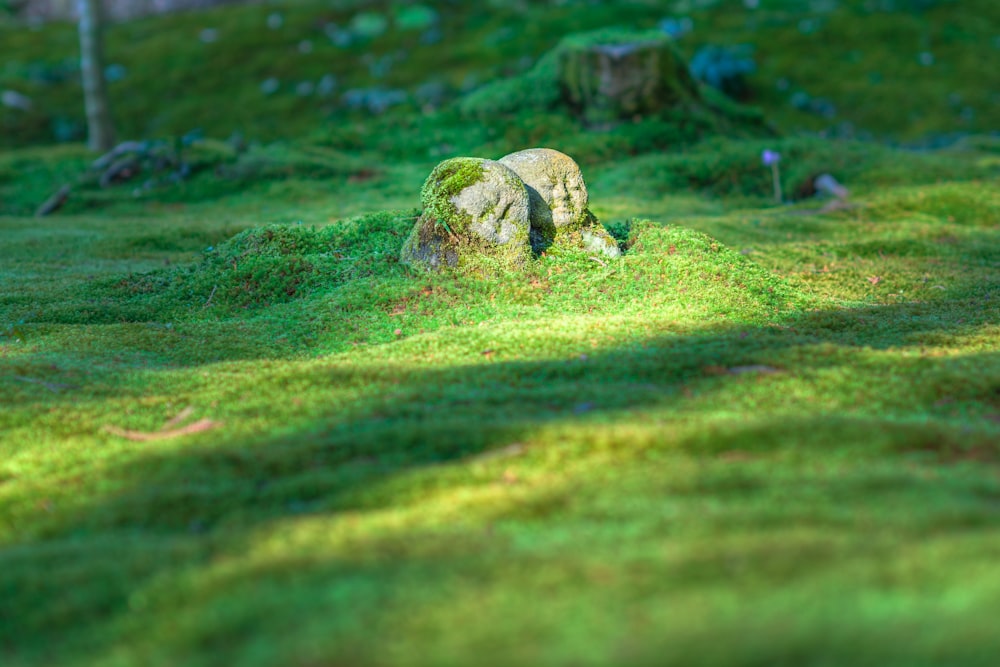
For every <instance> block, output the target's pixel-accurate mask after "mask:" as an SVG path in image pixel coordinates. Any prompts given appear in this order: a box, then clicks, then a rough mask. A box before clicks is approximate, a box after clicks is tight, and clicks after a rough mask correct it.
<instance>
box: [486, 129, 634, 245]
mask: <svg viewBox="0 0 1000 667" xmlns="http://www.w3.org/2000/svg"><path fill="white" fill-rule="evenodd" d="M500 164H502V165H505V166H507V167H509V168H510V169H511V171H513V172H514V173H516V174H517V175H518V176H519V177H520V178H521V180H522V181H524V184H525V186H527V189H528V196H529V198H530V201H531V244H532V246H533V247H534V249H535V251H536V252H540V251H543V250H545V249H546V248H548V247H549V246H551V245H553V244H567V245H576V246H582V247H584V248H586V249H588V250H591V251H594V252H600V253H601V254H603V255H606V256H608V257H618V256H619V255H620V254H621V253H620V251H619V249H618V244H617V242H616V241H615V240H614V239H613V238H612V237H611V235H610V234H608V232H607V230H605V229H604V227H603V226H602V225H601V223H600V222H598V221H597V219H596V218H595V217H594V215H593V214H592V213H591V212H590V210H589V209H588V208H587V205H588V204H589V203H590V198H589V195H588V194H587V184H586V183H585V182H584V180H583V172H581V171H580V167H579V165H577V163H576V162H575V161H574V160H573V158H571V157H570V156H568V155H566V154H565V153H560V152H559V151H556V150H552V149H551V148H530V149H528V150H524V151H519V152H517V153H511V154H510V155H507V156H506V157H503V158H501V159H500Z"/></svg>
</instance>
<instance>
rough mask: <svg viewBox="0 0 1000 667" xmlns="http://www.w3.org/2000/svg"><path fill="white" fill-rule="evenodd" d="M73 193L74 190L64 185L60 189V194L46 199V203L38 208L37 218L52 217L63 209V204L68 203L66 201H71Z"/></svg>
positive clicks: (57, 193)
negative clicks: (70, 196) (70, 197)
mask: <svg viewBox="0 0 1000 667" xmlns="http://www.w3.org/2000/svg"><path fill="white" fill-rule="evenodd" d="M72 191H73V188H72V187H71V186H69V185H64V186H62V187H61V188H59V191H58V192H56V193H55V194H54V195H52V196H51V197H49V198H48V199H46V200H45V203H44V204H42V205H41V206H39V207H38V210H37V211H35V217H36V218H44V217H45V216H47V215H51V214H52V213H55V212H56V211H58V210H59V209H61V208H62V207H63V204H65V203H66V200H67V199H69V195H70V193H71V192H72Z"/></svg>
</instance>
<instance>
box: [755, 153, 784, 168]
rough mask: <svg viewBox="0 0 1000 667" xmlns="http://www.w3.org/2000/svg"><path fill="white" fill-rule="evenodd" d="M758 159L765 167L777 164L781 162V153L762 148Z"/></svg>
mask: <svg viewBox="0 0 1000 667" xmlns="http://www.w3.org/2000/svg"><path fill="white" fill-rule="evenodd" d="M760 161H761V162H763V163H764V166H765V167H770V166H771V165H775V164H778V163H779V162H781V153H777V152H775V151H772V150H770V149H764V152H763V153H761V154H760Z"/></svg>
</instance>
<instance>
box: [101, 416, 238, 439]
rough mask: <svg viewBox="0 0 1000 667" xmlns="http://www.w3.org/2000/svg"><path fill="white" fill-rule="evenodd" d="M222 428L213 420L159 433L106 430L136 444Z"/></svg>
mask: <svg viewBox="0 0 1000 667" xmlns="http://www.w3.org/2000/svg"><path fill="white" fill-rule="evenodd" d="M220 426H222V422H215V421H212V420H211V419H199V420H198V421H196V422H192V423H190V424H188V425H187V426H182V427H180V428H175V429H161V430H159V431H131V430H128V429H123V428H118V427H117V426H111V425H105V427H104V430H105V431H107V432H108V433H110V434H112V435H117V436H121V437H122V438H126V439H128V440H134V441H135V442H149V441H152V440H169V439H170V438H179V437H181V436H182V435H190V434H192V433H202V432H204V431H210V430H212V429H213V428H218V427H220Z"/></svg>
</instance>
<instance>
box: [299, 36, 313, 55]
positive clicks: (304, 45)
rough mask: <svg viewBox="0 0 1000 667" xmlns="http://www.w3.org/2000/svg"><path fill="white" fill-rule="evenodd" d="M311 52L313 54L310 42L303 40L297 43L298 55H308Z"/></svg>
mask: <svg viewBox="0 0 1000 667" xmlns="http://www.w3.org/2000/svg"><path fill="white" fill-rule="evenodd" d="M312 52H313V43H312V40H309V39H303V40H302V41H301V42H299V53H301V54H302V55H309V54H310V53H312Z"/></svg>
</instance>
